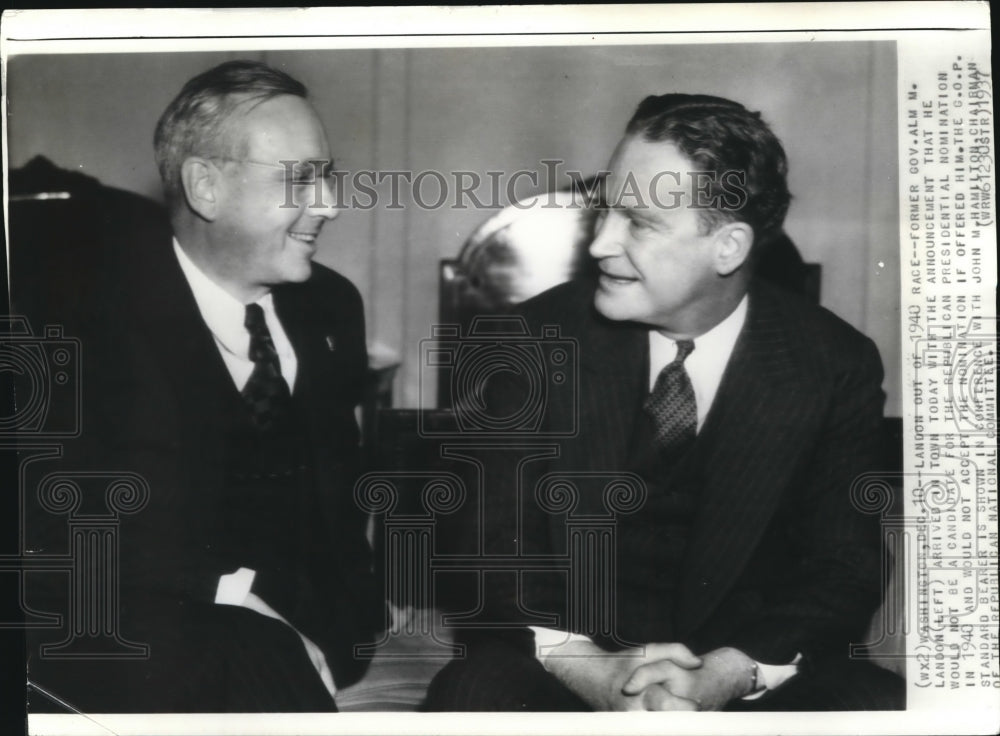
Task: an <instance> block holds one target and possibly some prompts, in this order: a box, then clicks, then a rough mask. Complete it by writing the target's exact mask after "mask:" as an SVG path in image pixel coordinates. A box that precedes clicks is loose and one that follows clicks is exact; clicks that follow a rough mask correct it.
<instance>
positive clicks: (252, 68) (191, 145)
mask: <svg viewBox="0 0 1000 736" xmlns="http://www.w3.org/2000/svg"><path fill="white" fill-rule="evenodd" d="M281 95H294V96H295V97H303V98H305V97H307V96H308V92H307V91H306V88H305V85H303V84H302V83H301V82H299V81H298V80H296V79H293V78H292V77H290V76H289V75H287V74H285V73H284V72H282V71H278V70H277V69H272V68H271V67H269V66H267V65H266V64H262V63H260V62H257V61H227V62H225V63H224V64H219V65H218V66H216V67H213V68H212V69H209V70H208V71H207V72H204V73H202V74H199V75H198V76H196V77H194V78H192V79H190V80H189V81H188V82H187V84H185V85H184V87H183V89H181V91H180V94H178V95H177V97H175V98H174V100H173V102H171V103H170V104H169V105H168V106H167V109H166V110H164V112H163V115H161V116H160V120H159V122H158V123H157V124H156V133H155V134H154V135H153V147H154V149H155V152H156V166H157V168H158V169H159V170H160V178H161V179H162V180H163V187H164V191H165V194H166V197H167V201H168V202H170V203H172V204H173V203H176V202H178V201H180V200H181V199H182V197H183V185H182V183H181V165H182V164H183V163H184V160H185V159H187V158H188V157H189V156H196V155H202V156H209V155H227V156H234V155H237V154H235V152H233V151H229V150H226V145H227V144H226V141H225V138H224V133H225V128H226V124H227V122H228V121H229V119H230V118H231V116H232V115H233V113H234V112H235V111H236V110H237V109H238V108H241V107H243V106H247V105H249V106H250V107H251V108H252V107H253V106H256V105H258V104H260V103H262V102H265V101H267V100H269V99H272V98H274V97H279V96H281ZM229 145H231V144H229Z"/></svg>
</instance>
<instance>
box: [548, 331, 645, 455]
mask: <svg viewBox="0 0 1000 736" xmlns="http://www.w3.org/2000/svg"><path fill="white" fill-rule="evenodd" d="M580 351H581V355H580V360H581V361H582V363H583V364H582V366H581V371H580V382H581V385H580V403H579V413H578V416H577V422H578V427H579V439H580V441H574V442H569V443H567V445H568V447H567V452H566V467H568V468H573V469H588V470H598V471H611V470H615V469H618V468H622V467H624V465H625V463H626V461H627V458H628V454H629V440H630V439H631V434H632V428H633V425H634V421H635V411H636V407H637V406H638V403H639V401H640V399H641V397H642V396H643V395H644V392H645V389H646V386H645V385H644V382H645V381H646V379H647V374H648V370H647V366H648V363H649V338H648V329H647V328H646V327H644V326H642V325H632V324H629V325H622V324H620V323H619V324H614V323H609V322H607V321H606V320H603V319H601V318H600V317H596V316H595V317H594V318H593V319H590V320H589V321H588V322H587V323H586V329H585V330H584V332H583V334H581V338H580Z"/></svg>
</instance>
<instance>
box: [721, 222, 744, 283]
mask: <svg viewBox="0 0 1000 736" xmlns="http://www.w3.org/2000/svg"><path fill="white" fill-rule="evenodd" d="M752 247H753V228H752V227H750V226H749V225H747V224H746V223H745V222H729V223H726V224H725V225H723V226H722V227H720V228H719V229H718V230H716V231H715V271H716V273H718V274H719V275H720V276H728V275H729V274H731V273H733V272H734V271H736V269H738V268H739V267H740V266H742V265H743V264H744V263H745V262H746V261H747V259H748V258H749V257H750V249H751V248H752Z"/></svg>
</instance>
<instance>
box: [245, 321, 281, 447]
mask: <svg viewBox="0 0 1000 736" xmlns="http://www.w3.org/2000/svg"><path fill="white" fill-rule="evenodd" d="M243 326H244V327H246V328H247V332H249V333H250V360H252V361H253V363H254V366H253V372H252V373H251V374H250V380H248V381H247V383H246V385H245V386H244V387H243V391H241V392H240V393H241V394H242V395H243V400H244V401H245V402H246V405H247V407H248V408H249V409H250V417H251V419H252V420H253V423H254V425H255V426H256V427H257V429H259V430H261V431H267V430H269V429H271V428H272V427H273V426H274V424H275V422H276V421H277V420H278V418H279V416H280V415H281V414H282V413H283V412H284V411H285V409H286V408H287V407H288V404H289V401H290V399H291V394H290V392H289V391H288V384H287V383H285V379H284V378H283V377H282V375H281V361H280V360H279V359H278V351H277V350H275V349H274V341H273V340H272V339H271V333H270V331H269V330H268V329H267V322H265V321H264V310H263V309H261V307H260V305H259V304H247V310H246V317H245V319H244V320H243Z"/></svg>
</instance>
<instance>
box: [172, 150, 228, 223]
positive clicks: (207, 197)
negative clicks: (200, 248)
mask: <svg viewBox="0 0 1000 736" xmlns="http://www.w3.org/2000/svg"><path fill="white" fill-rule="evenodd" d="M221 174H222V172H221V171H219V168H218V167H217V166H216V165H215V164H214V163H212V162H211V161H209V160H208V159H205V158H201V157H200V156H191V157H189V158H187V159H185V160H184V163H183V164H181V184H182V185H183V187H184V199H185V200H186V201H187V204H188V207H190V208H191V209H192V211H194V212H195V213H196V214H197V215H198V216H199V217H201V218H202V219H204V220H208V221H209V222H211V221H213V220H214V219H215V218H216V216H217V215H218V210H219V195H220V193H221V192H220V185H221V183H222V177H221Z"/></svg>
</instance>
